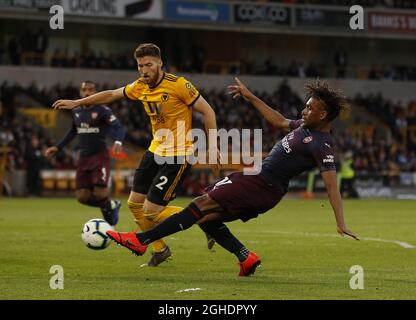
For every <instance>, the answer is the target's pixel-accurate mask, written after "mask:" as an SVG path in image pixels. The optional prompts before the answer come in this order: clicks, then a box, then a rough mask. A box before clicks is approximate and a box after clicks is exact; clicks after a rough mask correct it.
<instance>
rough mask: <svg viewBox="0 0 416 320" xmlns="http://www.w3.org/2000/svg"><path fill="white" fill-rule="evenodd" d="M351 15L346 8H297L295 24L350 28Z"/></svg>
mask: <svg viewBox="0 0 416 320" xmlns="http://www.w3.org/2000/svg"><path fill="white" fill-rule="evenodd" d="M351 17H352V16H351V15H350V13H349V11H348V9H345V10H329V9H317V8H297V9H296V25H297V26H309V27H338V28H345V29H349V28H350V19H351Z"/></svg>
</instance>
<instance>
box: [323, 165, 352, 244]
mask: <svg viewBox="0 0 416 320" xmlns="http://www.w3.org/2000/svg"><path fill="white" fill-rule="evenodd" d="M321 175H322V179H323V180H324V183H325V187H326V190H327V192H328V198H329V202H330V203H331V206H332V209H333V210H334V214H335V220H336V222H337V232H338V233H339V234H340V235H341V236H344V235H347V236H350V237H352V238H354V239H355V240H359V239H358V237H357V236H356V235H355V234H354V233H353V232H352V231H351V230H348V229H347V227H346V225H345V221H344V209H343V208H342V199H341V194H340V193H339V190H338V187H337V172H336V171H335V170H330V171H324V172H322V173H321Z"/></svg>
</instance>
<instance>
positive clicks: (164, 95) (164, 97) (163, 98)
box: [162, 93, 169, 102]
mask: <svg viewBox="0 0 416 320" xmlns="http://www.w3.org/2000/svg"><path fill="white" fill-rule="evenodd" d="M168 100H169V95H168V94H167V93H164V94H162V101H163V102H166V101H168Z"/></svg>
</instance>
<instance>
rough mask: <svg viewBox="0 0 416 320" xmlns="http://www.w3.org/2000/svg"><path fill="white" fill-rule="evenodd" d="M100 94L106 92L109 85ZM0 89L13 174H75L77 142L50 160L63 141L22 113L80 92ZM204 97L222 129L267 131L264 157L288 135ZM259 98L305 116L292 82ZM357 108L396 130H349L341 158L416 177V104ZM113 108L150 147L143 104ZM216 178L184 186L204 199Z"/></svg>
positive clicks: (370, 101)
mask: <svg viewBox="0 0 416 320" xmlns="http://www.w3.org/2000/svg"><path fill="white" fill-rule="evenodd" d="M98 89H99V90H105V89H108V86H101V87H99V88H98ZM0 90H1V105H0V146H8V147H11V148H13V152H11V153H10V154H9V164H8V166H9V170H15V169H26V170H27V172H31V173H33V172H34V173H36V172H39V170H41V169H43V168H56V169H74V168H75V167H76V165H77V147H76V143H75V144H73V145H72V146H70V147H66V148H65V149H64V150H63V151H62V152H61V153H59V154H58V156H57V157H56V158H54V159H46V158H44V157H43V156H42V155H43V152H44V150H45V149H46V148H47V147H49V146H51V145H54V144H56V143H57V142H59V139H60V138H61V137H53V138H52V137H51V135H50V132H49V131H48V130H46V129H44V128H42V127H40V126H38V125H36V124H35V123H34V122H33V121H32V120H31V119H29V118H27V117H26V116H24V115H23V114H22V113H21V112H19V110H20V108H21V107H22V106H23V105H24V106H26V107H27V106H28V101H29V100H27V99H23V96H26V97H30V98H31V99H32V101H36V102H37V103H38V104H39V105H43V106H50V105H51V104H52V102H53V101H55V100H56V99H58V98H64V99H74V98H78V87H74V86H71V85H66V86H62V85H59V84H57V85H56V86H54V87H53V88H50V89H49V90H45V89H39V88H38V86H37V85H36V84H32V85H31V86H30V87H28V88H21V87H19V86H16V85H9V84H7V83H3V84H2V85H1V87H0ZM201 93H202V94H203V96H204V97H206V99H207V100H208V102H209V103H210V104H211V106H213V108H214V109H215V111H216V114H217V124H218V128H224V129H227V130H230V129H232V128H238V129H241V128H248V129H262V137H263V152H266V153H267V152H268V151H269V150H270V149H271V148H272V147H273V145H274V144H275V143H276V141H278V140H279V139H280V138H282V137H283V133H282V132H280V131H279V130H277V129H276V128H274V127H272V126H271V125H270V124H268V123H267V122H266V121H265V120H264V119H263V118H262V117H261V116H260V115H259V113H258V112H257V111H256V110H255V109H254V108H253V107H251V106H250V105H249V104H247V103H246V102H244V101H242V100H233V99H232V98H231V97H230V96H229V95H228V94H227V93H226V92H215V91H203V90H201ZM256 94H257V95H258V96H259V97H260V98H261V99H262V100H264V101H265V102H266V103H267V104H269V105H270V106H274V107H276V106H278V110H279V111H280V112H282V113H283V114H284V115H285V116H286V117H287V118H291V119H296V118H298V117H299V114H300V111H301V109H302V107H303V104H304V101H303V100H302V98H301V97H299V96H298V95H297V94H296V93H294V92H293V91H292V89H291V88H290V86H289V85H288V84H287V83H286V82H282V83H281V85H280V86H279V88H277V90H276V91H275V92H274V93H273V94H271V95H270V94H266V93H262V92H256ZM21 101H24V104H23V103H22V102H21ZM353 104H354V107H356V106H357V107H361V108H363V109H365V110H366V111H367V112H369V113H370V114H372V116H375V117H378V118H379V120H380V121H381V122H382V123H384V124H385V126H386V128H387V127H388V128H390V131H391V136H392V138H388V137H386V135H385V133H386V132H383V130H381V131H380V130H376V129H374V128H373V130H364V131H360V132H357V131H350V130H349V129H348V130H345V131H341V130H338V131H335V132H334V137H335V141H336V150H337V153H338V158H339V159H341V158H343V157H344V155H345V154H352V159H353V162H352V165H353V168H354V170H356V171H357V172H361V173H370V174H383V175H386V176H389V177H397V176H398V175H399V174H400V173H401V172H409V171H410V172H416V139H415V137H416V130H415V133H414V134H413V135H411V134H408V130H407V128H409V127H410V126H416V101H413V102H411V103H409V104H408V105H404V104H403V103H401V102H400V101H399V102H395V103H393V102H391V101H389V100H386V99H384V98H383V97H382V95H381V94H379V95H368V96H366V97H362V96H357V97H355V98H354V99H353ZM110 107H111V109H112V110H113V112H114V113H115V115H116V116H117V117H118V118H119V120H120V121H121V123H122V124H123V126H124V127H125V129H126V131H127V135H126V140H127V141H129V142H130V143H132V144H134V145H136V146H140V147H143V148H146V147H147V146H148V144H149V142H150V140H151V128H150V123H149V121H148V117H147V115H146V114H145V112H144V109H143V108H142V107H141V106H140V105H139V104H138V103H137V102H132V101H128V100H125V99H124V100H121V101H117V102H114V103H112V104H111V105H110ZM66 112H68V111H66ZM193 127H194V128H201V129H203V128H204V125H203V119H202V118H201V116H200V115H199V114H198V113H194V119H193ZM369 127H371V126H369ZM384 131H385V130H384ZM28 178H29V179H30V177H28ZM214 179H215V178H214V176H213V175H212V173H211V172H210V171H198V172H194V173H192V174H191V175H190V176H189V177H188V179H187V180H186V181H185V183H184V188H185V190H186V194H190V195H193V194H198V192H200V191H201V190H203V188H204V187H205V186H206V185H207V184H208V183H209V182H213V181H214ZM29 190H32V191H30V192H31V193H33V194H35V195H36V193H37V192H39V187H36V183H32V184H31V187H30V188H29ZM198 190H199V191H198Z"/></svg>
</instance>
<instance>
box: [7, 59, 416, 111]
mask: <svg viewBox="0 0 416 320" xmlns="http://www.w3.org/2000/svg"><path fill="white" fill-rule="evenodd" d="M184 76H185V77H186V78H187V79H189V80H190V81H192V82H193V83H194V84H195V86H197V87H198V88H204V89H205V90H211V89H215V90H218V91H221V90H226V87H227V85H229V84H230V83H233V82H234V76H230V75H212V74H185V75H184ZM136 78H137V72H135V71H116V70H96V69H64V68H45V67H26V66H22V67H13V66H0V83H2V82H4V81H7V82H8V83H17V84H19V85H21V86H29V85H30V84H31V83H32V82H33V81H35V82H36V83H37V84H38V85H39V86H41V87H46V88H50V87H52V86H54V85H56V84H57V83H61V84H66V83H72V84H74V85H77V84H79V83H81V82H82V81H84V80H86V79H88V80H92V81H96V82H97V83H100V84H108V85H110V86H111V87H114V88H117V87H121V86H124V85H125V84H126V83H130V82H133V81H134V80H135V79H136ZM241 79H242V80H243V81H245V83H246V84H247V85H248V86H249V87H250V88H252V89H254V90H257V91H264V92H268V93H272V92H273V91H274V90H276V88H277V87H278V86H279V85H280V83H281V82H282V81H283V80H284V79H286V78H283V77H269V76H241ZM287 80H288V82H289V85H290V86H291V87H292V88H293V89H294V90H295V91H296V92H297V93H298V94H299V95H300V96H301V97H303V96H304V89H303V88H304V86H305V84H306V82H307V81H308V79H299V78H287ZM329 80H330V81H331V83H332V84H333V85H334V86H337V87H340V88H342V89H343V90H344V91H345V93H346V94H347V95H348V96H350V97H352V96H355V95H356V94H359V93H360V94H364V95H367V94H369V93H374V94H377V93H382V94H383V96H384V97H385V98H387V99H391V100H393V101H396V100H401V101H403V102H404V103H407V102H409V101H411V100H414V99H415V92H416V82H401V81H394V82H393V81H389V80H353V79H335V78H334V79H329Z"/></svg>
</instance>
